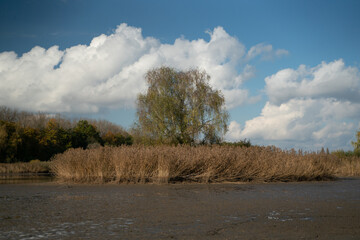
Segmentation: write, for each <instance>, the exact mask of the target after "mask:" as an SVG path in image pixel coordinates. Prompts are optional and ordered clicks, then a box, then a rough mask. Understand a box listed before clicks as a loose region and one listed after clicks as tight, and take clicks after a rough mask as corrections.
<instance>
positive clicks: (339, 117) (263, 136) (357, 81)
mask: <svg viewBox="0 0 360 240" xmlns="http://www.w3.org/2000/svg"><path fill="white" fill-rule="evenodd" d="M265 82H266V87H265V89H266V92H267V94H268V96H269V101H268V102H267V103H266V104H265V106H264V108H263V109H262V112H261V114H260V116H258V117H255V118H253V119H251V120H248V121H246V123H245V125H244V127H243V128H242V129H236V130H235V131H234V133H232V134H228V136H227V137H228V139H243V138H248V139H251V140H254V141H255V142H257V143H261V144H274V145H278V146H282V147H296V148H308V149H314V148H315V149H316V148H320V147H323V146H325V147H329V148H331V149H339V148H345V149H351V147H350V140H352V139H353V137H354V134H355V132H356V130H357V129H358V126H359V124H360V121H359V119H360V98H359V96H360V95H359V94H360V77H359V71H358V69H357V68H355V67H346V66H345V64H344V62H343V61H342V60H337V61H334V62H331V63H328V64H327V63H324V62H323V63H321V64H320V65H318V66H317V67H314V68H307V67H305V66H303V65H301V66H300V67H299V68H298V69H297V70H294V69H284V70H281V71H279V72H277V73H276V74H274V75H272V76H270V77H267V78H266V79H265ZM232 125H233V126H237V127H238V126H239V125H237V123H232Z"/></svg>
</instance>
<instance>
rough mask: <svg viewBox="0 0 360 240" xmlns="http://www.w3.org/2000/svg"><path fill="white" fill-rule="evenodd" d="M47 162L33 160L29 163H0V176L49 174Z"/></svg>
mask: <svg viewBox="0 0 360 240" xmlns="http://www.w3.org/2000/svg"><path fill="white" fill-rule="evenodd" d="M49 165H50V163H49V162H40V161H39V160H33V161H31V162H18V163H0V174H23V173H34V174H37V173H49V171H50V166H49Z"/></svg>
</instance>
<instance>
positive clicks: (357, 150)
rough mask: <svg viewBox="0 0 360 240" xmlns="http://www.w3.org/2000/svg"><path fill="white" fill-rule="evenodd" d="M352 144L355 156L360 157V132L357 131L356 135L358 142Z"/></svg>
mask: <svg viewBox="0 0 360 240" xmlns="http://www.w3.org/2000/svg"><path fill="white" fill-rule="evenodd" d="M351 144H352V145H353V147H354V154H355V155H357V156H360V131H357V133H356V141H355V142H351Z"/></svg>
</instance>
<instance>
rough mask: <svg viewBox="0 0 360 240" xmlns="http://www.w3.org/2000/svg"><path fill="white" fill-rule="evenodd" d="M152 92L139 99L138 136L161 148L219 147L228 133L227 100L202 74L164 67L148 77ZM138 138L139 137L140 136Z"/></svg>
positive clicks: (148, 91)
mask: <svg viewBox="0 0 360 240" xmlns="http://www.w3.org/2000/svg"><path fill="white" fill-rule="evenodd" d="M146 80H147V83H148V90H147V92H146V93H145V94H139V95H138V99H137V116H138V123H137V125H136V127H135V130H134V131H133V132H135V133H136V134H138V135H139V137H140V138H142V140H141V141H143V142H144V141H145V142H146V141H147V142H151V143H161V144H198V143H210V144H212V143H219V142H220V141H221V139H222V136H223V135H224V134H225V133H226V131H227V128H228V126H227V122H228V117H229V115H228V113H227V111H226V109H225V107H224V105H225V99H224V96H223V95H222V93H221V92H220V91H219V90H213V89H212V87H211V86H210V84H209V80H210V76H209V75H207V74H206V72H202V71H199V70H189V71H186V72H183V71H176V70H174V69H173V68H169V67H161V68H158V69H154V70H151V71H149V72H148V73H147V74H146ZM136 134H135V135H136Z"/></svg>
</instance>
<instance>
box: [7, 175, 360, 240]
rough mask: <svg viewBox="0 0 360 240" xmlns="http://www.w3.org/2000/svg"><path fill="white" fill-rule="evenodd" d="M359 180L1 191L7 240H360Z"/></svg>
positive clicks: (41, 186) (44, 186)
mask: <svg viewBox="0 0 360 240" xmlns="http://www.w3.org/2000/svg"><path fill="white" fill-rule="evenodd" d="M359 203H360V179H342V180H339V181H334V182H304V183H268V184H169V185H150V184H147V185H66V184H57V183H54V182H51V183H29V184H1V185H0V239H360V205H359Z"/></svg>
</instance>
